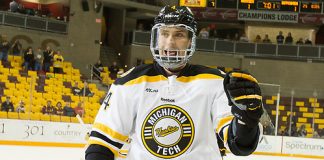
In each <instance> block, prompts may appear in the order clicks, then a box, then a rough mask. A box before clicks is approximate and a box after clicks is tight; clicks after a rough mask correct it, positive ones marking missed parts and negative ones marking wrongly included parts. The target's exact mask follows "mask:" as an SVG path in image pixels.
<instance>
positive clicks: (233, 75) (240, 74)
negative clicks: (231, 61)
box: [231, 72, 258, 83]
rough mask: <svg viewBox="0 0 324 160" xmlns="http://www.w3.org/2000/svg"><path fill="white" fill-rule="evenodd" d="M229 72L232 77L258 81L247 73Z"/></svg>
mask: <svg viewBox="0 0 324 160" xmlns="http://www.w3.org/2000/svg"><path fill="white" fill-rule="evenodd" d="M231 74H232V77H235V78H243V79H247V80H249V81H252V82H255V83H258V81H257V80H256V79H255V78H254V77H253V76H251V75H249V74H245V73H238V72H234V73H231Z"/></svg>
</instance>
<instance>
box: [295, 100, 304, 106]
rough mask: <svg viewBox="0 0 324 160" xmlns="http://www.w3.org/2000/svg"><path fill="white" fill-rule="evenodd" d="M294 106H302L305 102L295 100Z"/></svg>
mask: <svg viewBox="0 0 324 160" xmlns="http://www.w3.org/2000/svg"><path fill="white" fill-rule="evenodd" d="M296 106H298V107H302V106H305V103H304V102H303V101H297V102H296Z"/></svg>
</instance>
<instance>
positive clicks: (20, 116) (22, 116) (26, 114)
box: [18, 109, 30, 120]
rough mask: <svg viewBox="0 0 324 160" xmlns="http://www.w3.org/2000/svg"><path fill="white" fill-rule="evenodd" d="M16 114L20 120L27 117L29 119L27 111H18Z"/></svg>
mask: <svg viewBox="0 0 324 160" xmlns="http://www.w3.org/2000/svg"><path fill="white" fill-rule="evenodd" d="M25 111H26V109H25ZM26 112H27V111H26ZM18 115H19V119H22V120H28V119H30V118H29V113H19V114H18Z"/></svg>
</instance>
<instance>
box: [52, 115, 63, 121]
mask: <svg viewBox="0 0 324 160" xmlns="http://www.w3.org/2000/svg"><path fill="white" fill-rule="evenodd" d="M51 121H53V122H61V117H60V116H58V115H51Z"/></svg>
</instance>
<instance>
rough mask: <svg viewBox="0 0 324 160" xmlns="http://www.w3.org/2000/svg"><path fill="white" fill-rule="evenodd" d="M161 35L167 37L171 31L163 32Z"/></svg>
mask: <svg viewBox="0 0 324 160" xmlns="http://www.w3.org/2000/svg"><path fill="white" fill-rule="evenodd" d="M161 35H162V36H163V37H165V38H166V37H169V33H168V32H162V33H161Z"/></svg>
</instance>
